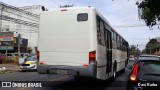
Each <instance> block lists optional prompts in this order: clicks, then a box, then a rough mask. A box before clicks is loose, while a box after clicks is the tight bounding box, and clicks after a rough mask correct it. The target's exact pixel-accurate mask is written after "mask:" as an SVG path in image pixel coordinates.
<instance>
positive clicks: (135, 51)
mask: <svg viewBox="0 0 160 90" xmlns="http://www.w3.org/2000/svg"><path fill="white" fill-rule="evenodd" d="M140 53H141V51H140V50H139V49H138V48H137V47H136V46H135V45H131V46H130V47H129V55H134V56H137V55H139V54H140Z"/></svg>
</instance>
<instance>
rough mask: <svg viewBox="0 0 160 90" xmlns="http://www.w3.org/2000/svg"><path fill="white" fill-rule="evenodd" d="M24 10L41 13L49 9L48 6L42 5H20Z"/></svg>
mask: <svg viewBox="0 0 160 90" xmlns="http://www.w3.org/2000/svg"><path fill="white" fill-rule="evenodd" d="M19 8H20V9H22V10H25V11H28V12H31V13H34V14H37V15H39V14H40V13H41V12H42V11H48V9H47V8H45V7H44V6H41V5H33V6H24V7H19Z"/></svg>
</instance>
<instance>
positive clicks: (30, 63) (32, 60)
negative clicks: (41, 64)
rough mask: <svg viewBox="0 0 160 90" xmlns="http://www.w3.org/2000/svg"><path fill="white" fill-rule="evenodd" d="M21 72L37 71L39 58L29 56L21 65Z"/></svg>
mask: <svg viewBox="0 0 160 90" xmlns="http://www.w3.org/2000/svg"><path fill="white" fill-rule="evenodd" d="M20 69H21V71H25V70H37V57H36V56H28V57H26V58H25V60H24V62H23V63H22V64H20Z"/></svg>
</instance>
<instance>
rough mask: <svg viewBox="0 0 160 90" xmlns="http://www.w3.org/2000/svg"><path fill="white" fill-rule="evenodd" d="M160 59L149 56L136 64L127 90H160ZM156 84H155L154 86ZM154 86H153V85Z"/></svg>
mask: <svg viewBox="0 0 160 90" xmlns="http://www.w3.org/2000/svg"><path fill="white" fill-rule="evenodd" d="M159 81H160V57H158V56H153V55H152V56H151V55H149V56H148V55H147V56H146V57H145V56H143V58H139V60H138V61H137V62H136V63H135V65H134V67H133V69H132V71H131V73H130V74H129V77H128V81H127V85H126V87H127V90H160V87H157V86H152V85H156V84H157V82H159ZM153 83H154V84H153ZM151 84H152V85H151Z"/></svg>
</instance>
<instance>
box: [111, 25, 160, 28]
mask: <svg viewBox="0 0 160 90" xmlns="http://www.w3.org/2000/svg"><path fill="white" fill-rule="evenodd" d="M157 25H160V24H157ZM144 26H147V25H117V26H113V27H115V28H132V27H144Z"/></svg>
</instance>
